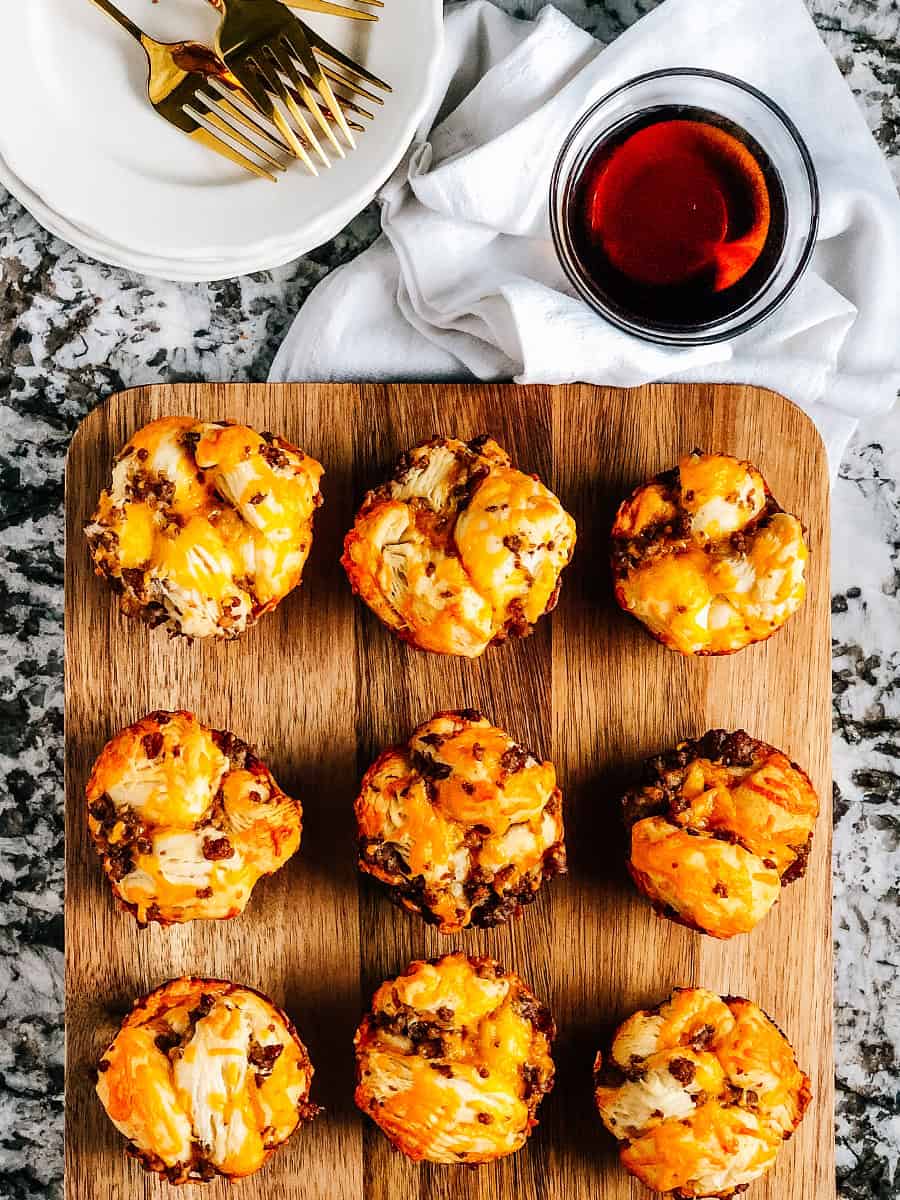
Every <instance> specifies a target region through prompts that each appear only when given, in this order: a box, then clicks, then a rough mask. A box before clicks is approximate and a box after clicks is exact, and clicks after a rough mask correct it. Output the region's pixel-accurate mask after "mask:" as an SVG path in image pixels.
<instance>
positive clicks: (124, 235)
mask: <svg viewBox="0 0 900 1200" xmlns="http://www.w3.org/2000/svg"><path fill="white" fill-rule="evenodd" d="M120 7H121V8H122V9H123V10H124V11H126V12H127V13H128V15H129V16H131V17H132V18H133V19H134V20H136V21H137V22H138V23H139V24H140V25H141V26H142V27H143V28H144V29H146V31H147V32H148V33H150V34H151V35H152V36H154V37H158V38H160V39H161V40H169V39H175V38H176V37H179V36H181V37H185V36H187V37H198V38H200V39H201V40H207V41H209V40H211V38H212V34H213V32H214V29H215V23H216V20H217V15H216V13H215V11H214V10H213V9H212V8H210V7H209V6H208V5H206V4H205V3H204V2H203V0H162V3H160V4H155V5H154V4H153V3H152V2H151V0H120ZM379 12H380V14H381V19H380V20H379V21H378V22H366V23H361V22H350V21H345V20H340V19H337V18H327V17H315V16H314V15H312V14H311V15H310V17H311V19H310V24H313V23H315V25H316V28H317V29H318V30H319V31H320V32H321V33H322V34H323V35H324V36H325V37H327V38H328V39H329V40H330V41H332V42H334V43H335V44H337V45H340V46H341V47H342V48H343V49H345V50H346V51H347V52H349V53H350V54H352V55H354V57H357V58H359V59H361V60H362V61H364V62H365V63H366V64H367V65H368V66H369V67H370V68H371V69H372V70H373V71H374V72H375V73H376V74H379V75H381V76H382V77H383V78H386V79H388V80H389V82H390V83H391V84H392V85H393V87H394V92H393V93H392V94H391V95H389V96H387V97H386V99H385V104H384V107H383V108H380V109H379V110H378V111H377V116H376V119H375V121H374V122H372V124H371V126H370V127H369V128H368V130H367V132H366V133H365V135H363V136H360V137H359V139H358V147H357V149H356V150H355V151H353V152H351V153H348V155H347V158H346V159H344V160H338V161H336V162H335V165H334V166H333V167H332V169H331V170H330V171H323V173H322V174H321V175H320V176H319V178H317V179H316V178H312V177H311V176H309V175H308V174H307V173H306V172H305V171H304V170H303V169H302V168H298V167H294V168H292V169H291V170H290V171H289V172H288V173H287V174H286V175H285V176H283V177H282V178H281V179H280V181H279V182H278V183H277V184H274V185H273V184H270V183H268V182H266V181H265V180H257V179H255V178H252V177H250V176H248V175H246V174H245V173H244V172H243V171H241V170H240V168H238V167H232V165H231V164H230V163H228V162H226V161H224V160H220V158H219V157H218V156H217V155H215V154H212V153H206V152H204V151H203V150H202V148H198V147H197V146H196V145H194V144H193V143H192V142H190V141H189V140H188V139H186V138H184V137H183V136H181V135H180V134H178V133H177V132H176V131H175V130H172V129H170V128H169V127H168V126H167V125H166V124H165V122H163V121H162V120H161V119H160V118H159V117H157V116H156V114H155V113H154V112H153V111H152V109H150V107H149V105H148V104H147V102H146V99H145V93H144V90H143V89H144V74H145V67H144V62H143V53H142V51H141V50H140V47H138V46H137V45H136V44H135V43H134V42H133V41H132V40H131V39H130V38H128V36H127V35H126V34H125V33H124V32H122V31H121V30H119V29H118V28H117V27H116V26H115V25H114V24H113V22H111V21H110V20H109V18H107V17H105V16H104V15H103V14H102V13H100V12H99V11H98V10H97V9H95V8H94V7H93V6H92V5H91V4H90V3H89V2H88V0H28V3H26V4H21V3H16V4H14V5H3V6H2V8H0V155H2V158H3V160H4V164H5V171H3V174H4V176H5V177H6V178H5V179H4V182H7V183H8V186H10V190H11V191H13V193H14V194H15V195H17V196H18V197H19V198H20V199H21V200H22V201H23V203H25V204H26V206H27V207H29V208H30V209H31V210H32V211H33V212H34V215H35V216H36V217H37V218H38V220H42V223H44V224H46V225H48V227H51V222H52V224H53V225H54V226H55V228H52V232H56V233H58V234H59V235H60V236H62V237H65V238H66V239H67V240H69V241H71V242H72V243H73V244H75V245H76V246H79V248H82V249H84V250H85V251H86V252H87V253H90V254H93V255H94V256H95V257H98V258H101V259H103V260H105V261H111V262H114V263H116V265H122V266H130V267H132V269H135V270H143V271H146V272H147V273H151V274H159V275H163V276H168V277H170V278H192V279H210V278H214V277H215V278H223V277H226V276H228V275H233V274H236V273H239V272H244V271H254V270H263V269H267V268H269V267H272V266H275V265H277V264H279V263H283V262H287V261H289V260H290V259H292V258H295V257H297V256H298V255H300V254H303V253H304V252H305V251H307V250H309V249H311V248H312V247H313V246H316V245H319V244H321V243H322V242H324V241H327V240H328V239H329V238H330V237H333V236H334V234H336V233H337V232H338V231H339V230H340V229H341V228H342V227H343V226H344V225H345V224H346V223H347V221H349V220H350V219H351V218H352V217H353V216H354V215H355V213H357V212H358V211H359V210H360V209H361V208H363V207H364V206H365V205H366V204H367V203H368V201H369V200H370V199H371V197H372V196H373V195H374V193H375V191H376V190H377V188H378V187H379V186H380V184H381V183H382V182H383V181H384V180H385V179H386V178H387V176H388V175H389V174H390V173H391V171H392V170H393V169H394V167H395V166H396V165H397V163H398V162H399V161H400V159H401V157H402V155H403V153H404V151H405V149H406V147H407V145H408V143H409V141H410V139H411V137H412V135H413V133H414V132H415V129H416V126H417V124H418V121H419V119H420V117H421V115H422V113H423V111H424V109H425V107H426V105H427V102H428V99H429V95H430V91H431V86H432V82H433V79H434V75H435V72H436V68H437V64H438V60H439V57H440V50H441V40H442V5H441V0H388V3H386V5H385V7H384V8H383V9H381V10H379ZM25 96H27V97H28V98H29V103H28V104H23V103H22V98H23V97H25ZM17 185H18V186H17ZM29 197H31V198H32V203H29ZM34 198H36V199H37V201H39V204H37V205H35V204H34V202H33V201H34ZM38 207H39V208H41V210H42V212H43V214H44V215H43V217H42V215H41V212H37V211H35V208H38ZM48 215H49V217H50V220H48V219H47V218H48ZM139 264H140V265H139ZM154 264H156V265H155V267H154ZM167 268H168V269H167Z"/></svg>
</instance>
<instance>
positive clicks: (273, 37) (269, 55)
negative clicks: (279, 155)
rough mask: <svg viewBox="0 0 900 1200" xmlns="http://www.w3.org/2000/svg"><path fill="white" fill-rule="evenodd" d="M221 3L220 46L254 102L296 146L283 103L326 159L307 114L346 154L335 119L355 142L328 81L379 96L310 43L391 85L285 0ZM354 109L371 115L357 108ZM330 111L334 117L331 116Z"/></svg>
mask: <svg viewBox="0 0 900 1200" xmlns="http://www.w3.org/2000/svg"><path fill="white" fill-rule="evenodd" d="M217 7H218V8H219V9H220V11H221V12H222V20H221V22H220V23H219V29H218V32H217V34H216V49H217V50H218V52H219V54H220V55H221V57H222V59H223V60H224V61H225V63H226V64H227V66H228V68H229V70H230V71H232V72H233V73H234V75H235V76H236V77H237V79H238V80H239V81H240V83H241V85H242V86H243V87H244V88H245V89H246V91H247V92H249V94H250V96H251V97H252V98H253V102H254V104H255V105H256V107H257V108H258V109H259V110H260V111H261V112H263V113H265V114H266V116H267V117H269V118H270V120H272V121H273V122H274V123H275V125H276V126H277V128H278V130H279V131H280V133H281V135H282V137H283V138H284V139H285V140H286V141H287V142H288V144H289V145H291V146H293V145H294V142H295V141H296V134H295V133H294V131H293V129H292V128H291V126H290V125H289V123H288V121H287V120H286V118H285V116H284V113H283V112H282V110H281V107H280V105H283V106H284V108H285V109H286V110H287V112H288V114H289V115H290V117H291V118H292V119H293V121H294V122H295V124H296V126H297V128H298V129H299V130H300V132H301V134H302V135H303V137H304V138H305V139H306V140H307V141H308V142H309V144H310V145H311V146H312V147H313V149H314V151H315V152H316V154H317V155H318V156H319V157H320V158H321V160H322V161H323V162H324V163H326V164H327V163H328V158H327V157H326V155H325V151H324V150H323V148H322V146H321V144H320V142H319V140H318V137H317V136H316V134H315V133H314V132H313V129H312V127H311V126H310V123H309V120H308V119H307V118H308V117H309V116H311V117H312V118H313V121H314V122H315V124H316V125H317V126H318V130H319V132H320V133H322V134H324V136H325V138H327V140H328V142H329V143H330V145H331V146H332V147H333V148H334V150H335V152H336V153H337V154H339V155H340V156H341V157H342V158H343V157H344V148H343V146H342V145H341V143H340V142H339V141H338V139H337V137H336V136H335V132H334V129H333V127H332V122H333V124H334V125H335V126H336V127H337V128H338V129H339V130H340V132H341V133H342V134H343V136H344V139H345V141H346V142H347V144H348V145H349V146H350V147H351V148H352V147H355V145H356V142H355V140H354V137H353V131H352V129H351V127H350V125H349V123H348V121H347V118H346V116H345V114H344V110H343V108H342V106H341V104H340V103H339V102H338V99H337V97H336V96H335V93H334V91H333V89H332V87H331V83H330V82H329V80H330V79H335V80H336V81H339V84H340V86H341V87H342V88H343V89H347V90H350V91H351V93H356V94H363V95H366V96H367V97H368V98H369V99H372V100H375V101H377V102H378V103H381V100H380V98H379V97H377V96H375V95H374V94H372V93H369V92H366V91H365V89H364V88H362V87H361V86H360V85H359V84H358V83H356V82H354V80H353V79H348V78H346V77H345V76H343V75H339V74H338V72H337V71H336V70H335V69H334V66H333V65H332V66H331V67H329V68H324V69H323V66H322V64H321V63H320V62H319V59H318V58H317V56H316V53H315V52H314V50H313V47H312V45H311V42H312V41H313V40H315V42H316V46H317V48H318V49H319V52H320V53H322V54H323V55H325V56H327V57H329V58H330V59H331V61H332V64H340V65H341V67H342V68H343V69H344V71H348V72H353V74H354V76H356V77H358V78H360V79H363V80H365V81H367V82H369V83H370V84H372V85H373V86H377V87H381V88H382V89H384V90H386V91H389V90H390V88H389V87H388V85H387V84H386V83H384V82H383V81H382V80H380V79H378V77H377V76H375V75H372V74H371V73H370V72H368V71H366V70H365V68H363V67H361V66H360V65H359V64H357V63H355V62H353V60H352V59H350V58H348V57H347V56H346V55H344V54H341V52H340V51H338V50H336V49H335V48H334V47H332V46H330V45H329V43H328V42H326V41H325V40H324V39H323V38H319V37H318V35H316V34H314V33H313V31H312V30H311V29H309V28H308V27H307V26H306V25H305V24H304V23H303V22H302V21H301V20H299V18H298V17H296V16H295V15H294V14H293V13H292V12H290V10H289V9H288V8H286V7H285V5H284V4H282V3H281V0H219V3H217ZM297 64H299V69H298V66H297ZM313 89H314V91H315V93H316V94H314V91H313ZM298 98H299V100H300V101H301V102H302V104H303V105H304V106H305V110H304V108H301V105H300V103H298ZM276 101H278V102H280V104H278V103H276ZM345 102H346V100H345ZM354 111H362V113H363V115H367V116H368V115H371V114H369V113H367V112H366V111H365V110H359V109H358V108H356V109H355V110H354ZM329 115H330V116H331V118H332V121H329V120H328V116H329Z"/></svg>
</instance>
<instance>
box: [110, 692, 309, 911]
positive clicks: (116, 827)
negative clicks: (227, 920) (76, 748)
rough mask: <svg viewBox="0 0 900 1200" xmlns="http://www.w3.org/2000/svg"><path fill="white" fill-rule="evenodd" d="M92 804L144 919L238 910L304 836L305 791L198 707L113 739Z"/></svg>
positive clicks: (120, 878)
mask: <svg viewBox="0 0 900 1200" xmlns="http://www.w3.org/2000/svg"><path fill="white" fill-rule="evenodd" d="M87 808H88V825H89V827H90V831H91V835H92V836H93V839H94V845H95V846H96V847H97V850H98V852H99V854H100V857H101V858H102V860H103V869H104V870H105V871H106V874H107V877H108V878H109V881H110V883H111V884H112V888H113V892H114V893H115V895H116V897H117V898H118V900H119V903H120V904H121V906H122V907H123V908H125V909H127V910H128V911H129V912H131V913H132V914H133V915H134V916H135V917H136V918H137V920H138V922H139V924H141V925H145V924H146V923H147V922H148V921H157V922H159V924H161V925H171V924H173V923H175V922H180V921H193V920H195V919H197V918H221V917H234V916H237V914H238V913H240V912H243V911H244V908H245V907H246V904H247V901H248V900H249V899H250V893H251V892H252V890H253V886H254V884H255V883H256V881H257V880H258V879H259V878H260V876H262V875H271V874H272V872H273V871H277V870H278V868H279V867H281V866H283V865H284V863H286V862H287V860H288V859H289V858H290V857H291V855H292V854H293V853H294V851H295V850H296V849H297V848H298V847H299V845H300V834H301V830H302V816H303V809H302V808H301V805H300V802H299V800H292V799H291V798H290V796H286V795H285V794H284V792H283V791H282V790H281V788H280V787H279V786H278V784H277V783H276V782H275V780H274V779H273V778H272V774H271V772H270V771H269V769H268V767H266V766H265V764H264V763H262V762H260V760H259V759H258V758H257V757H256V755H255V754H254V753H253V751H252V750H251V748H250V747H249V746H248V745H246V743H244V742H242V741H240V740H239V739H238V738H236V737H235V736H234V734H233V733H227V732H224V731H222V730H218V729H207V727H206V726H205V725H201V724H200V722H199V721H198V720H197V718H196V717H195V716H194V715H193V713H189V712H154V713H150V715H149V716H146V717H142V718H141V720H140V721H136V722H135V723H134V725H129V726H128V728H127V729H123V730H122V731H121V733H117V734H116V736H115V737H114V738H113V739H112V740H111V741H109V742H107V744H106V746H104V748H103V750H102V752H101V754H100V757H99V758H98V759H97V761H96V762H95V763H94V769H93V771H92V772H91V777H90V779H89V780H88V785H87Z"/></svg>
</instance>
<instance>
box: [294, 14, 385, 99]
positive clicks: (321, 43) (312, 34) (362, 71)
mask: <svg viewBox="0 0 900 1200" xmlns="http://www.w3.org/2000/svg"><path fill="white" fill-rule="evenodd" d="M298 24H299V22H298ZM307 39H308V41H309V44H310V46H311V47H312V48H313V49H314V50H318V52H319V53H320V54H322V55H323V56H324V57H325V58H330V59H331V61H332V62H335V63H337V64H338V65H339V66H341V67H343V68H344V70H345V71H350V72H351V73H352V74H353V75H356V76H358V77H359V78H360V79H364V80H365V81H366V83H370V84H371V85H372V87H377V88H381V90H382V91H383V92H391V91H393V88H392V87H391V85H390V84H389V83H385V81H384V80H383V79H379V78H378V76H377V75H373V74H372V72H371V71H367V70H366V68H365V67H364V66H362V65H361V64H360V63H358V62H354V61H353V59H352V58H348V57H347V55H346V54H344V53H343V52H342V51H341V50H338V48H337V46H332V45H331V43H330V42H326V41H325V39H324V38H323V37H319V35H318V34H317V33H316V31H315V30H314V29H309V30H307Z"/></svg>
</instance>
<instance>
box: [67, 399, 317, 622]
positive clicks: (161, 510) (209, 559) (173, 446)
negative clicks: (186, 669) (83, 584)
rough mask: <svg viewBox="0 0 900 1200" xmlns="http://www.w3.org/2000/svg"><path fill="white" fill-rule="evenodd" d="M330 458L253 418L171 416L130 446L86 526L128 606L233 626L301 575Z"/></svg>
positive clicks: (271, 602)
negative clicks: (258, 428)
mask: <svg viewBox="0 0 900 1200" xmlns="http://www.w3.org/2000/svg"><path fill="white" fill-rule="evenodd" d="M321 475H322V467H321V466H320V464H319V463H317V462H316V461H315V459H312V458H309V457H308V456H307V455H305V454H303V452H302V451H301V450H298V449H297V448H296V447H295V446H292V445H291V444H290V443H289V442H286V441H284V440H283V439H281V438H277V437H274V436H273V435H272V434H264V435H260V434H258V433H256V432H255V431H254V430H252V429H249V428H248V427H247V426H245V425H231V424H226V423H224V422H204V421H196V420H194V419H192V418H190V417H164V418H162V419H160V420H158V421H152V422H151V423H150V424H149V425H145V426H144V427H143V428H142V429H139V430H138V432H137V433H135V435H134V436H133V437H132V439H131V441H130V442H129V443H128V445H127V446H125V448H124V449H123V450H122V451H121V453H120V454H119V455H118V457H117V459H116V463H115V466H114V468H113V477H112V483H111V485H110V487H109V488H108V489H107V490H105V491H104V492H102V493H101V496H100V500H99V503H98V505H97V511H96V512H95V513H94V516H93V519H92V521H91V523H90V524H89V525H88V526H87V528H86V530H85V532H86V535H87V539H88V543H89V545H90V548H91V554H92V556H93V559H94V563H95V566H96V570H97V572H98V574H102V575H107V576H108V577H109V578H110V579H111V580H113V581H115V584H116V587H117V590H119V592H120V604H121V607H122V610H123V612H125V613H127V614H128V615H129V616H135V617H140V618H141V619H142V620H145V621H148V622H149V623H150V624H153V625H164V626H165V627H166V628H167V629H168V630H169V631H170V632H171V633H173V634H183V635H185V636H186V637H198V638H203V637H217V638H234V637H238V636H240V634H242V633H243V632H244V630H245V629H246V628H247V627H248V625H250V624H252V623H253V622H254V621H255V620H256V619H257V618H258V617H259V616H260V615H261V614H262V613H264V612H268V611H270V610H271V609H273V608H274V607H275V606H276V605H277V604H278V602H279V601H280V600H282V599H283V598H284V597H285V596H286V595H287V594H288V592H290V591H291V590H292V589H293V588H295V587H296V586H297V584H298V583H299V582H300V577H301V574H302V572H303V567H304V564H305V562H306V559H307V556H308V555H309V550H310V546H311V544H312V522H313V514H314V512H315V510H316V507H317V506H318V505H319V504H320V503H321V495H320V491H319V480H320V478H321Z"/></svg>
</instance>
